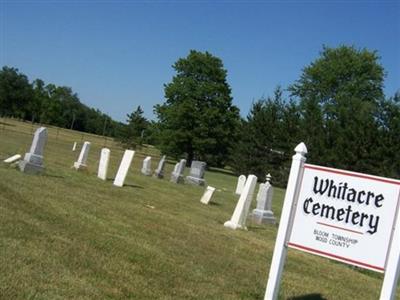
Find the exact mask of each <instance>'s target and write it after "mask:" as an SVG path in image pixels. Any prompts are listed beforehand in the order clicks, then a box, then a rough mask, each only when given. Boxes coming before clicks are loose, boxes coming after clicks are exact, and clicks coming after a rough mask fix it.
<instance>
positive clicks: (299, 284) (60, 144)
mask: <svg viewBox="0 0 400 300" xmlns="http://www.w3.org/2000/svg"><path fill="white" fill-rule="evenodd" d="M48 128H49V139H48V142H47V145H46V148H45V158H44V161H45V166H46V172H45V173H44V174H43V175H40V176H33V175H26V174H23V173H21V172H19V171H18V170H17V169H16V168H13V167H10V166H6V165H5V164H3V163H2V162H1V163H0V178H1V180H0V270H1V276H0V298H1V299H263V297H264V292H265V287H266V283H267V276H268V271H269V265H270V262H271V258H272V254H273V247H274V242H275V237H276V232H277V227H276V226H271V225H270V226H266V225H265V226H264V225H262V226H260V225H253V224H251V223H248V229H249V230H248V231H240V230H237V231H233V230H229V229H227V228H225V227H224V226H223V223H224V222H225V221H227V220H229V219H230V217H231V215H232V212H233V209H234V207H235V205H236V201H237V199H238V197H237V196H235V195H234V193H233V192H234V189H235V186H236V177H235V176H233V175H229V174H228V172H221V171H212V172H211V171H207V172H206V178H205V179H206V181H207V182H208V183H209V185H211V186H214V187H215V188H216V189H217V190H216V192H215V193H214V196H213V198H212V201H213V204H211V205H208V206H207V205H202V204H201V203H200V198H201V195H202V193H203V190H204V189H203V188H202V187H197V186H188V185H177V184H173V183H170V182H169V174H170V172H171V171H172V169H173V162H170V163H169V164H167V168H166V172H165V174H166V178H164V179H163V180H159V179H156V178H153V177H146V176H144V175H142V174H141V173H140V168H141V165H142V161H143V158H144V157H145V156H147V155H151V156H152V157H153V162H152V168H153V169H154V168H155V167H156V165H157V163H158V160H159V153H158V152H157V150H156V149H154V148H152V147H147V148H143V149H142V150H141V152H138V151H137V152H136V154H135V157H134V159H133V166H132V167H131V169H130V172H129V174H128V177H127V179H126V181H125V186H124V187H123V188H117V187H114V186H113V185H112V179H113V178H114V175H115V173H116V170H117V167H118V164H119V162H120V160H121V157H122V153H123V150H122V149H121V148H120V147H119V146H118V145H117V144H116V143H114V142H113V141H111V139H107V140H105V139H104V138H102V137H98V136H94V135H89V134H82V133H80V132H74V131H70V130H65V129H57V128H51V127H48ZM33 130H34V128H33V127H32V126H31V125H30V124H28V123H21V122H16V121H14V120H9V119H5V120H2V122H0V141H1V143H0V158H1V160H4V159H5V158H7V157H9V156H12V155H14V154H17V153H19V154H21V155H24V153H25V152H27V151H28V149H29V147H30V143H31V141H32V132H33ZM85 140H87V141H90V142H91V143H92V145H91V149H90V153H89V159H88V166H89V170H88V171H87V172H77V171H75V170H74V169H71V166H72V165H73V163H74V161H76V159H77V156H78V155H79V150H80V146H81V145H82V141H85ZM74 141H77V142H78V144H79V147H78V149H77V151H76V152H72V151H71V148H72V144H73V142H74ZM104 144H106V145H107V147H109V148H110V149H111V160H110V167H109V172H108V176H109V180H107V181H106V182H104V181H101V180H99V179H98V178H97V177H96V172H97V166H98V159H99V154H100V149H101V148H102V147H103V145H104ZM283 197H284V190H281V189H275V192H274V202H273V210H274V212H275V215H276V216H277V217H279V215H280V211H281V206H282V201H283ZM254 202H255V201H254ZM253 206H254V203H253ZM381 284H382V275H380V274H378V273H374V272H369V271H362V270H360V269H356V268H352V267H350V266H347V265H344V264H341V263H337V262H333V261H329V260H327V259H324V258H320V257H317V256H314V255H311V254H306V253H302V252H299V251H296V250H290V249H289V253H288V257H287V260H286V265H285V269H284V273H283V280H282V284H281V289H280V299H341V300H343V299H378V298H379V293H380V287H381ZM397 294H398V295H400V292H398V293H397Z"/></svg>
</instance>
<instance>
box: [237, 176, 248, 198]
mask: <svg viewBox="0 0 400 300" xmlns="http://www.w3.org/2000/svg"><path fill="white" fill-rule="evenodd" d="M245 183H246V176H244V175H240V176H239V178H238V182H237V185H236V191H235V194H236V195H241V194H242V191H243V188H244V185H245Z"/></svg>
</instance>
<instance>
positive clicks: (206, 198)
mask: <svg viewBox="0 0 400 300" xmlns="http://www.w3.org/2000/svg"><path fill="white" fill-rule="evenodd" d="M214 191H215V188H213V187H212V186H208V187H207V188H206V190H205V192H204V194H203V196H202V197H201V199H200V202H201V203H203V204H208V203H210V200H211V197H212V195H213V193H214Z"/></svg>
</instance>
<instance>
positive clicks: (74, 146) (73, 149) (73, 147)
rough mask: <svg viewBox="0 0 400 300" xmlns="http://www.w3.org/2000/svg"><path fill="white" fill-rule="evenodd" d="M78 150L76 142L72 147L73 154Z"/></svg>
mask: <svg viewBox="0 0 400 300" xmlns="http://www.w3.org/2000/svg"><path fill="white" fill-rule="evenodd" d="M75 150H76V142H74V145H73V146H72V152H75Z"/></svg>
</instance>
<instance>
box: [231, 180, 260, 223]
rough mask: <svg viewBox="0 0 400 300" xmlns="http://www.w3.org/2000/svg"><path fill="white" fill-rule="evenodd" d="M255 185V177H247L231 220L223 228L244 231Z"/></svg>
mask: <svg viewBox="0 0 400 300" xmlns="http://www.w3.org/2000/svg"><path fill="white" fill-rule="evenodd" d="M256 184H257V176H255V175H249V176H248V177H247V180H246V184H245V186H244V189H243V192H242V194H241V195H240V198H239V201H238V203H237V205H236V208H235V211H234V212H233V215H232V218H231V219H230V220H229V221H226V222H225V223H224V226H225V227H228V228H231V229H238V228H239V229H246V219H247V214H248V213H249V209H250V204H251V200H252V199H253V194H254V189H255V188H256Z"/></svg>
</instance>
